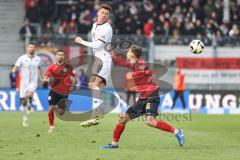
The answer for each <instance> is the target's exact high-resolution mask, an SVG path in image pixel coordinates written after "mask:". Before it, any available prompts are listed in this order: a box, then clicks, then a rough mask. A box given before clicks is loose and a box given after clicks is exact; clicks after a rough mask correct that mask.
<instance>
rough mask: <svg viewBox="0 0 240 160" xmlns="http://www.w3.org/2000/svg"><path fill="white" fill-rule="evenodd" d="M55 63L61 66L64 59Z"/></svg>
mask: <svg viewBox="0 0 240 160" xmlns="http://www.w3.org/2000/svg"><path fill="white" fill-rule="evenodd" d="M56 64H57V65H59V66H61V65H63V64H64V61H62V62H58V61H57V62H56Z"/></svg>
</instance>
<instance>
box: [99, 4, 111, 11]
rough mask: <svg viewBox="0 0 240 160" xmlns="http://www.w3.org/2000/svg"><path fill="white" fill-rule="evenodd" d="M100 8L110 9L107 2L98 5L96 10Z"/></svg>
mask: <svg viewBox="0 0 240 160" xmlns="http://www.w3.org/2000/svg"><path fill="white" fill-rule="evenodd" d="M102 8H103V9H106V10H108V11H109V12H110V11H111V7H110V6H109V5H108V4H106V3H105V4H101V5H100V6H99V8H98V10H100V9H102Z"/></svg>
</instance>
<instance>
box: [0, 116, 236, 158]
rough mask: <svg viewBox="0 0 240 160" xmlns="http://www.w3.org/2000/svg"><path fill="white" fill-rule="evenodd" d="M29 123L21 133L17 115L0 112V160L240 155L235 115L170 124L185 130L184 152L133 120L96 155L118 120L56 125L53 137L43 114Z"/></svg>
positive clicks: (164, 135) (163, 134)
mask: <svg viewBox="0 0 240 160" xmlns="http://www.w3.org/2000/svg"><path fill="white" fill-rule="evenodd" d="M29 118H30V122H29V127H27V128H23V127H22V121H21V113H17V112H13V113H10V112H0V160H21V159H22V160H28V159H29V160H43V159H44V160H45V159H46V160H48V159H49V160H146V159H149V160H175V159H177V160H183V159H184V160H186V159H187V160H198V159H199V160H202V159H204V160H216V159H218V160H220V159H221V160H230V159H233V160H235V159H236V157H239V155H240V145H239V142H240V123H239V116H238V115H192V120H189V119H188V120H187V121H186V120H185V121H184V120H182V121H169V123H170V124H173V125H174V126H176V127H179V128H183V129H184V132H185V136H186V144H185V146H184V147H179V146H178V143H177V140H176V138H175V137H174V136H173V135H171V134H169V133H166V132H162V131H159V130H157V129H154V128H150V127H148V126H146V125H145V124H144V122H143V121H142V120H138V121H137V120H135V121H132V122H129V123H128V125H127V127H126V130H125V132H124V133H123V135H122V139H121V141H120V148H119V149H117V150H103V149H99V146H102V145H105V144H107V143H109V142H110V141H111V137H112V131H113V127H114V124H115V121H116V120H117V118H118V116H117V115H114V114H113V115H107V116H105V118H104V119H103V120H101V122H100V124H99V125H98V126H94V127H91V128H82V127H81V126H80V125H79V122H63V121H60V120H58V119H56V130H55V132H54V133H48V132H47V130H48V119H47V113H32V114H30V115H29Z"/></svg>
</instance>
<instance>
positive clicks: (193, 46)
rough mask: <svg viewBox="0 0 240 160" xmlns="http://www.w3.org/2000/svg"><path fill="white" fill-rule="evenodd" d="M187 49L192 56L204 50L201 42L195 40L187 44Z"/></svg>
mask: <svg viewBox="0 0 240 160" xmlns="http://www.w3.org/2000/svg"><path fill="white" fill-rule="evenodd" d="M189 49H190V51H191V52H192V53H194V54H200V53H202V52H203V50H204V44H203V42H202V41H201V40H197V39H195V40H193V41H192V42H191V43H190V44H189Z"/></svg>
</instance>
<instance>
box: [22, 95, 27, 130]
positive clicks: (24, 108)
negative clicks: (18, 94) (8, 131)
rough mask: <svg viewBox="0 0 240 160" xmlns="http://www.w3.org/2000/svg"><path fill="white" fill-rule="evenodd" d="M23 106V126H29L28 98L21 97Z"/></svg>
mask: <svg viewBox="0 0 240 160" xmlns="http://www.w3.org/2000/svg"><path fill="white" fill-rule="evenodd" d="M21 108H22V117H23V126H24V127H27V126H28V116H27V99H26V98H21Z"/></svg>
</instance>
